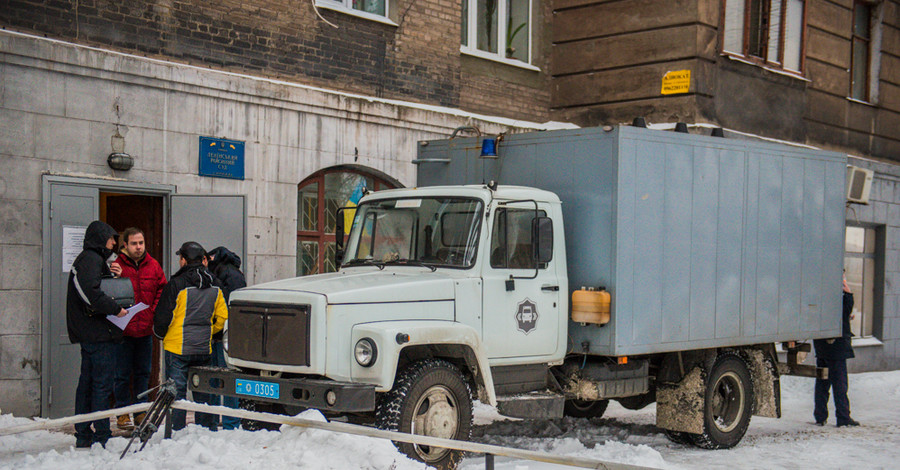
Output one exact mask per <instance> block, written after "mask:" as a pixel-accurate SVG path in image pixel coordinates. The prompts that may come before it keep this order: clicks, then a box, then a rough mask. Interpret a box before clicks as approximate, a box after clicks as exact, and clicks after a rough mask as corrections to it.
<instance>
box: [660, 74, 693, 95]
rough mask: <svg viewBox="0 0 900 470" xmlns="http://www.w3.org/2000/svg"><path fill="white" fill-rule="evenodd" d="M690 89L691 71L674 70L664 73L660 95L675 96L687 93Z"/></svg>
mask: <svg viewBox="0 0 900 470" xmlns="http://www.w3.org/2000/svg"><path fill="white" fill-rule="evenodd" d="M690 89H691V71H690V70H674V71H671V72H666V74H665V76H663V79H662V90H661V91H660V93H662V94H664V95H675V94H678V93H687V92H688V91H689V90H690Z"/></svg>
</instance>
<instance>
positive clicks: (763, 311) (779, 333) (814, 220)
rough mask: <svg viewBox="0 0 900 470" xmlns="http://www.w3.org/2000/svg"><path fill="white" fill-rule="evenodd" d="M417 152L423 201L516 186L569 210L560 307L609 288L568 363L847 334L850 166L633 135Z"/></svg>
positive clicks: (827, 156)
mask: <svg viewBox="0 0 900 470" xmlns="http://www.w3.org/2000/svg"><path fill="white" fill-rule="evenodd" d="M481 149H482V144H481V138H454V139H452V140H440V141H430V142H421V143H420V144H419V147H418V150H419V155H418V158H417V160H416V163H417V164H418V184H419V185H420V186H431V185H454V184H473V183H475V184H478V183H488V182H489V181H491V180H495V181H497V182H499V184H501V185H503V184H510V185H524V186H532V187H536V188H541V189H545V190H549V191H553V192H555V193H556V194H557V195H559V197H560V199H561V200H562V201H563V214H564V224H565V234H566V250H567V253H568V256H567V263H568V276H569V292H570V293H571V292H572V290H574V289H578V288H580V287H581V286H594V287H600V286H602V287H605V288H606V289H607V290H609V292H610V293H611V295H612V319H611V321H610V323H609V324H607V325H605V326H598V325H590V324H589V325H582V324H576V323H572V322H570V324H569V336H570V346H569V348H570V352H574V353H582V352H588V353H590V354H600V355H610V356H620V355H634V354H648V353H658V352H667V351H677V350H687V349H700V348H709V347H725V346H736V345H745V344H758V343H765V342H778V341H790V340H803V339H813V338H826V337H835V336H838V335H840V333H841V324H840V318H841V269H842V266H843V246H844V245H843V242H844V211H845V205H844V203H845V201H844V188H845V182H844V179H845V175H846V156H845V155H842V154H839V153H835V152H826V151H821V150H812V149H807V148H801V147H793V146H787V145H781V144H773V143H764V142H758V141H747V140H736V139H725V138H717V137H706V136H698V135H691V134H683V133H675V132H667V131H660V130H649V129H643V128H636V127H624V126H623V127H615V128H613V129H612V130H604V129H601V128H591V129H574V130H562V131H546V132H532V133H524V134H515V135H509V136H504V138H503V140H502V141H501V142H500V143H499V145H498V150H497V153H498V155H499V157H498V158H481V157H480V155H481Z"/></svg>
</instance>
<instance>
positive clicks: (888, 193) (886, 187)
mask: <svg viewBox="0 0 900 470" xmlns="http://www.w3.org/2000/svg"><path fill="white" fill-rule="evenodd" d="M849 164H851V165H855V166H859V167H862V168H868V169H870V170H872V171H875V175H876V176H875V178H874V179H873V181H872V192H871V194H870V201H869V204H868V205H857V204H853V205H851V206H850V207H852V210H850V209H848V211H847V224H848V225H862V226H866V227H871V228H876V229H882V230H883V232H882V231H881V230H878V231H877V233H879V234H883V236H884V253H882V254H879V255H878V256H883V260H884V280H883V283H882V284H881V285H882V286H883V288H884V292H883V295H882V297H881V299H880V300H881V302H880V307H881V308H880V310H881V311H880V312H878V311H876V312H875V322H874V324H873V326H874V330H875V331H874V336H875V338H874V339H875V340H877V341H872V340H871V339H868V340H866V341H859V340H854V352H855V354H856V358H855V359H853V360H851V361H848V363H847V366H848V367H849V369H850V371H851V372H864V371H873V370H896V369H900V168H898V167H897V166H896V165H892V164H886V163H879V162H874V161H871V160H863V159H860V158H854V157H851V158H850V159H849ZM876 279H878V277H877V276H876ZM875 306H876V310H877V309H878V306H879V303H877V302H876V303H875Z"/></svg>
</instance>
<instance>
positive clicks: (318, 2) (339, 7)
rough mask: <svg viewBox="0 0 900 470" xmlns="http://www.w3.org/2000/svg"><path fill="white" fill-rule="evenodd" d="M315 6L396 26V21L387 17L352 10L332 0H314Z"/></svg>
mask: <svg viewBox="0 0 900 470" xmlns="http://www.w3.org/2000/svg"><path fill="white" fill-rule="evenodd" d="M316 8H324V9H326V10H332V11H336V12H339V13H343V14H345V15H350V16H355V17H358V18H362V19H365V20H370V21H375V22H377V23H383V24H386V25H390V26H397V23H394V22H393V21H391V20H390V19H389V18H387V17H384V16H381V15H376V14H373V13H367V12H364V11H360V10H354V9H352V8H347V7H346V6H344V5H343V4H335V3H332V2H323V1H321V0H316Z"/></svg>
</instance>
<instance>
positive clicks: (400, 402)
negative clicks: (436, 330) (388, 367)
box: [375, 359, 472, 470]
mask: <svg viewBox="0 0 900 470" xmlns="http://www.w3.org/2000/svg"><path fill="white" fill-rule="evenodd" d="M375 425H376V426H377V427H378V428H380V429H386V430H390V431H399V432H405V433H410V434H417V435H422V436H432V437H441V438H446V439H456V440H468V439H469V437H470V435H471V432H472V391H471V389H470V388H469V385H468V383H467V382H466V380H465V377H463V375H462V373H461V372H460V371H459V369H458V368H457V367H456V366H455V365H453V364H451V363H449V362H447V361H445V360H441V359H426V360H423V361H418V362H414V363H412V364H410V365H408V366H407V367H405V368H404V369H403V370H401V371H400V372H399V373H398V374H397V379H396V380H395V382H394V388H393V389H391V391H389V392H387V393H384V394H383V395H381V397H380V398H379V400H378V405H377V407H376V410H375ZM394 445H396V446H397V448H398V449H400V451H401V452H403V453H404V454H406V455H408V456H409V457H410V458H413V459H415V460H419V461H421V462H424V463H426V464H427V465H430V466H432V467H435V468H437V469H439V470H443V469H453V468H456V465H457V463H459V461H460V459H461V458H462V454H463V453H462V452H461V451H457V450H451V449H445V448H441V447H431V446H422V445H414V444H409V443H405V442H394Z"/></svg>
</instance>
